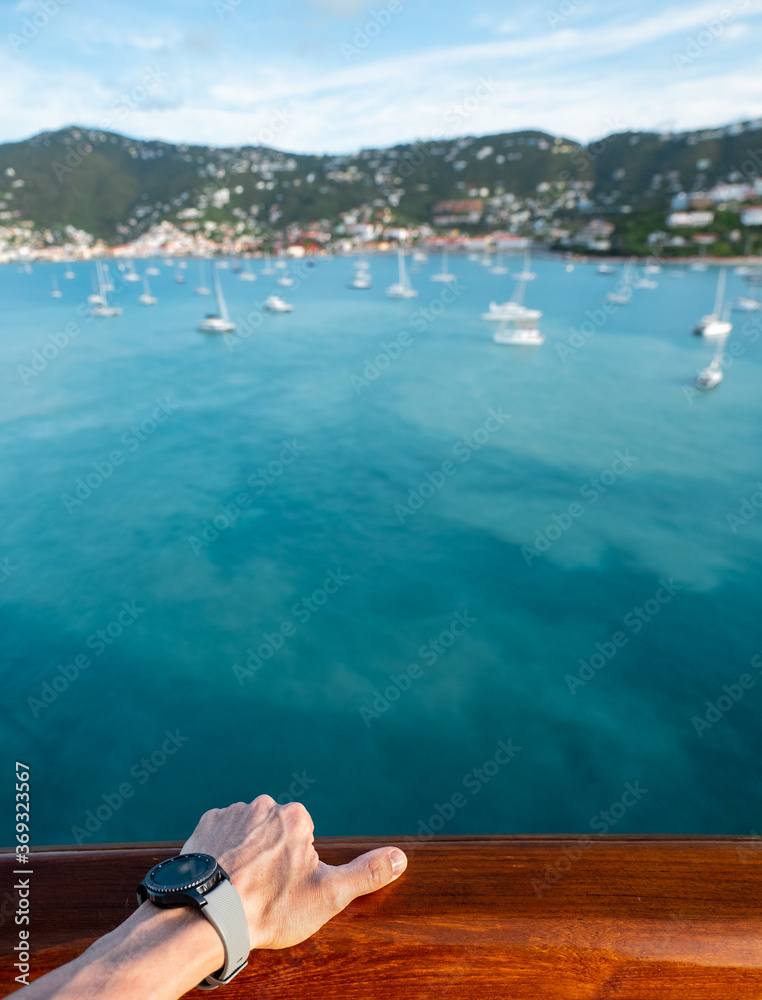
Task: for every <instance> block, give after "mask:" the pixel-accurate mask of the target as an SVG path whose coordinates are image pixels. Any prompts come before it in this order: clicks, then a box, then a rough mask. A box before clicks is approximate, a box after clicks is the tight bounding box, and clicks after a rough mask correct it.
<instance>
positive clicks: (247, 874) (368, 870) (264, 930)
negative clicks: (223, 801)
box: [183, 795, 407, 948]
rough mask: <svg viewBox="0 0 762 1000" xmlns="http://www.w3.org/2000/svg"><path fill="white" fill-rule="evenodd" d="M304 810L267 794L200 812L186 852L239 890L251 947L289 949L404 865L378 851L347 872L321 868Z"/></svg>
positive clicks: (392, 851) (396, 855) (399, 856)
mask: <svg viewBox="0 0 762 1000" xmlns="http://www.w3.org/2000/svg"><path fill="white" fill-rule="evenodd" d="M313 829H314V827H313V823H312V819H311V817H310V814H309V813H308V812H307V810H306V809H305V808H304V806H303V805H301V803H298V802H289V803H288V804H287V805H284V806H281V805H278V804H277V803H276V802H275V800H274V799H272V798H270V796H269V795H260V796H259V797H258V798H256V799H254V801H253V802H250V803H246V802H236V803H235V804H234V805H231V806H227V808H225V809H211V810H209V812H206V813H204V815H203V816H202V817H201V819H200V820H199V822H198V825H197V827H196V829H195V830H194V831H193V833H192V834H191V836H190V837H189V838H188V840H187V841H186V843H185V844H184V845H183V853H190V852H193V851H196V852H199V853H202V854H211V855H212V857H214V858H216V860H217V861H218V862H219V863H220V865H222V867H223V868H224V869H225V871H226V872H227V873H228V875H229V876H230V880H231V882H232V883H233V885H234V886H235V887H236V889H237V890H238V893H239V895H240V897H241V900H242V902H243V907H244V910H245V912H246V918H247V920H248V923H249V933H250V936H251V946H252V948H289V947H291V946H292V945H295V944H299V942H300V941H304V940H306V939H307V938H308V937H310V936H311V935H312V934H314V933H315V931H316V930H318V929H319V928H320V927H322V926H323V924H324V923H326V922H327V921H328V920H330V919H331V917H334V916H336V914H337V913H340V912H341V911H342V910H343V909H344V908H345V907H346V906H347V905H348V904H349V903H350V902H351V901H352V900H353V899H355V898H356V897H357V896H362V895H365V894H366V893H368V892H375V891H376V889H381V888H382V887H383V886H385V885H388V884H389V882H393V881H394V880H395V879H396V878H398V877H399V876H400V875H401V874H402V872H403V871H404V870H405V868H406V867H407V858H406V857H405V855H404V854H403V853H402V851H400V850H399V849H398V848H391V847H379V848H378V849H377V850H375V851H368V853H367V854H362V855H360V857H358V858H355V859H354V861H350V862H349V863H348V864H346V865H338V866H335V867H334V866H332V865H326V864H324V863H323V862H322V861H321V860H320V859H319V858H318V856H317V852H316V851H315V848H314V846H313Z"/></svg>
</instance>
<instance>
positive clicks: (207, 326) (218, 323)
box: [198, 267, 236, 333]
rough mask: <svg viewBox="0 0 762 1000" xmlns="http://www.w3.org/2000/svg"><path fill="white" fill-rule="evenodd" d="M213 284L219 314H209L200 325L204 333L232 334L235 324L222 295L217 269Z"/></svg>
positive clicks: (213, 270)
mask: <svg viewBox="0 0 762 1000" xmlns="http://www.w3.org/2000/svg"><path fill="white" fill-rule="evenodd" d="M212 284H213V285H214V297H215V299H216V300H217V312H216V313H209V314H208V315H207V316H206V317H205V318H204V319H202V320H201V322H200V323H199V325H198V329H199V330H200V331H201V332H202V333H232V332H233V330H235V327H236V325H235V323H233V322H232V320H231V319H230V316H229V315H228V307H227V304H226V302H225V296H224V295H223V294H222V286H221V285H220V276H219V274H218V272H217V268H216V267H214V268H212Z"/></svg>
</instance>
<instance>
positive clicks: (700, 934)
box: [0, 837, 762, 1000]
mask: <svg viewBox="0 0 762 1000" xmlns="http://www.w3.org/2000/svg"><path fill="white" fill-rule="evenodd" d="M390 843H397V844H399V845H400V846H402V847H404V849H405V851H406V852H407V854H408V857H409V859H410V863H409V866H408V870H407V872H406V873H405V874H404V875H403V876H402V877H401V879H399V880H398V881H397V882H396V883H394V884H393V885H391V886H389V887H387V888H386V889H382V890H381V891H380V892H378V893H374V894H372V895H369V896H365V897H362V898H361V899H358V900H356V901H355V902H354V903H352V904H351V905H350V906H349V907H348V909H347V910H345V911H344V912H343V913H342V914H340V915H339V916H338V917H336V918H335V919H334V920H333V921H331V922H330V923H329V924H327V925H326V927H324V928H323V929H322V930H321V931H319V932H318V934H316V935H315V936H314V937H312V938H311V939H310V940H309V941H306V942H304V943H303V944H301V945H299V946H298V947H296V948H291V949H288V950H284V951H279V952H254V953H252V956H251V961H250V965H249V968H248V969H247V970H246V971H245V972H244V973H242V974H241V975H240V976H239V977H238V978H237V979H236V980H235V981H234V982H233V983H231V984H230V985H229V986H227V987H225V988H224V997H225V998H230V1000H241V998H244V997H247V998H263V1000H296V998H309V1000H329V998H330V1000H376V998H379V1000H381V998H383V1000H398V998H399V1000H424V998H426V1000H429V998H434V997H457V998H459V1000H470V998H478V1000H492V998H495V1000H497V998H500V1000H503V998H510V1000H522V998H531V1000H546V998H547V1000H556V998H558V1000H604V998H605V1000H610V998H616V1000H650V998H654V1000H673V998H674V1000H678V998H679V1000H746V998H749V1000H751V998H754V1000H762V846H761V845H760V843H759V842H756V841H754V840H752V839H751V838H738V839H734V838H671V839H662V838H634V837H633V838H615V837H593V838H588V839H586V840H583V841H582V842H580V841H579V840H578V839H576V838H573V837H568V838H561V837H534V838H523V837H483V838H462V839H459V838H454V839H444V838H441V839H434V840H432V841H429V842H427V843H421V842H419V841H417V840H413V841H410V840H407V839H406V838H354V839H335V838H333V839H322V840H320V839H319V840H317V841H316V846H317V849H318V852H319V854H320V857H321V858H322V859H323V860H324V861H326V862H328V863H329V864H340V863H343V862H345V861H348V860H350V859H351V858H353V857H355V856H356V855H357V854H360V853H362V852H363V851H366V850H369V849H370V848H373V847H377V846H382V845H384V844H390ZM178 847H179V845H177V844H165V845H125V846H123V847H115V846H114V845H109V846H105V847H102V848H95V847H88V849H87V850H83V849H77V848H48V849H46V850H44V851H40V852H36V853H35V854H34V855H33V864H31V865H30V866H29V867H30V868H32V869H33V876H32V885H31V888H32V897H31V901H32V911H31V912H32V924H31V938H32V946H33V953H32V970H33V977H36V976H37V975H41V974H42V973H43V972H45V971H47V970H49V969H51V968H54V967H55V966H57V965H60V964H62V963H63V962H66V961H68V960H70V959H71V958H73V957H74V956H75V955H77V954H78V953H80V952H81V951H82V950H84V948H85V947H87V945H88V944H89V943H90V942H91V941H92V940H94V939H95V938H96V937H97V936H99V935H100V934H102V933H104V932H105V931H107V930H110V929H111V928H113V927H114V926H116V925H117V924H118V923H119V922H120V921H121V920H122V919H124V917H126V916H127V915H128V914H129V913H130V912H131V910H132V909H133V908H134V907H135V905H136V904H135V886H136V884H137V883H138V881H139V880H140V879H141V878H142V876H143V875H144V874H145V872H146V871H147V870H148V868H150V867H151V866H152V865H153V864H155V863H156V862H157V861H159V860H162V859H163V858H166V857H170V856H171V855H172V854H174V853H177V849H178ZM14 867H15V860H14V858H13V856H12V855H8V854H6V855H0V870H2V889H0V900H4V901H6V903H7V899H8V897H7V896H5V893H6V892H10V894H11V898H13V891H12V886H13V881H14V878H15V876H13V875H12V869H13V868H14ZM85 889H86V891H85ZM13 909H15V905H14V907H13ZM8 910H9V907H8V906H7V905H6V906H5V907H4V908H3V909H2V913H3V915H6V914H7V913H8ZM1 929H2V936H1V940H2V944H1V945H0V996H3V997H4V996H7V995H8V993H9V992H11V991H12V989H13V988H14V986H15V984H14V983H13V977H14V970H13V966H12V963H13V961H14V959H13V957H11V956H12V947H13V945H14V944H15V943H16V942H17V935H16V933H15V931H16V928H15V927H14V925H13V916H12V912H11V915H10V917H8V916H5V920H4V922H3V924H2V928H1ZM188 995H189V996H201V995H202V994H200V993H198V992H193V993H191V994H188ZM21 996H22V997H23V990H22V993H21ZM222 996H223V994H222V993H220V997H221V998H222ZM136 1000H138V998H136ZM139 1000H147V998H139Z"/></svg>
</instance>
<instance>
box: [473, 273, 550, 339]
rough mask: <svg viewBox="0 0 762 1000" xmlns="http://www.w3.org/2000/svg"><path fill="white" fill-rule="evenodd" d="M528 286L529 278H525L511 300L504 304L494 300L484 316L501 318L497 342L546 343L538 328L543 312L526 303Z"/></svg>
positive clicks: (484, 317)
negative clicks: (525, 295)
mask: <svg viewBox="0 0 762 1000" xmlns="http://www.w3.org/2000/svg"><path fill="white" fill-rule="evenodd" d="M526 287H527V279H526V278H524V279H523V280H522V281H520V282H519V284H518V286H517V287H516V291H515V292H514V293H513V297H512V298H511V301H510V302H504V303H503V304H502V306H497V305H496V303H494V302H492V303H490V311H489V313H484V315H483V316H482V319H499V320H500V326H499V327H498V328H497V330H496V331H495V335H494V336H493V338H492V339H493V340H494V341H495V343H496V344H511V345H513V346H516V347H539V346H540V345H541V344H544V343H545V337H544V336H543V335H542V334H541V333H540V331H539V330H538V328H537V321H538V320H539V318H540V317H541V316H542V313H541V312H540V310H539V309H527V307H526V306H525V305H524V293H525V291H526Z"/></svg>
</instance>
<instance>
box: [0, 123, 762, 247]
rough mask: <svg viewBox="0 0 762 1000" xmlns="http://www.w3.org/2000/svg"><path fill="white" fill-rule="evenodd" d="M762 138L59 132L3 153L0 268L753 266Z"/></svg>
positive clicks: (750, 129)
mask: <svg viewBox="0 0 762 1000" xmlns="http://www.w3.org/2000/svg"><path fill="white" fill-rule="evenodd" d="M761 139H762V122H759V121H754V122H746V123H740V124H738V123H737V124H733V125H729V126H727V127H725V128H721V129H713V130H704V131H703V132H696V133H682V134H675V135H672V134H655V133H648V134H645V133H644V134H640V133H621V134H612V135H610V136H608V137H605V138H603V139H601V140H599V141H597V142H595V143H591V144H588V145H587V146H582V145H579V144H577V143H572V142H571V141H570V140H565V139H562V138H560V137H553V136H550V135H545V134H544V133H514V134H506V135H500V136H492V137H481V138H477V137H465V138H460V139H451V140H437V141H436V142H428V143H416V144H412V145H406V146H397V147H394V148H392V149H385V150H363V151H361V152H360V153H358V154H356V155H351V156H350V155H341V156H330V155H321V156H308V155H305V154H289V153H286V152H281V151H278V150H274V149H270V148H266V147H262V146H258V147H241V148H235V149H217V148H211V147H203V148H202V147H189V146H183V145H175V146H173V145H170V144H167V143H160V142H146V141H138V140H134V139H130V138H127V137H125V136H120V135H116V134H113V133H107V132H102V131H97V130H86V129H78V128H68V129H64V130H62V131H60V132H57V133H43V134H41V135H39V136H36V137H35V138H33V139H30V140H28V141H27V142H23V143H14V144H6V145H3V146H0V261H4V262H10V261H16V260H18V261H22V262H23V261H32V260H50V261H71V260H87V259H91V258H98V257H104V256H109V255H114V256H126V257H148V256H154V255H167V256H201V257H206V256H215V255H228V256H231V255H257V254H261V253H263V252H276V253H277V252H283V253H288V254H289V255H291V256H294V257H300V256H305V255H313V254H322V253H326V252H346V253H351V252H356V251H358V250H362V251H368V252H374V251H375V252H384V251H386V250H389V249H394V248H396V247H397V246H421V247H423V248H426V247H428V248H433V247H436V246H443V245H446V246H448V247H450V248H452V249H455V250H458V249H462V250H467V251H471V250H482V249H488V250H489V249H493V250H496V251H499V250H511V249H522V248H524V247H525V246H528V245H532V246H534V247H537V248H544V249H547V250H550V251H556V252H562V253H572V254H585V255H612V256H630V255H639V256H645V255H653V254H658V255H659V256H660V257H663V258H667V259H668V258H670V257H674V258H677V259H682V258H703V257H720V258H742V257H743V258H748V257H750V256H754V255H756V254H758V253H760V251H762V238H761V237H762V176H761V175H762V155H760V148H759V147H760V145H762V144H761V143H760V140H761ZM657 154H659V155H658V156H657ZM665 159H667V160H668V161H669V162H670V166H672V165H674V168H673V169H668V170H665V169H664V167H663V166H662V167H661V169H659V170H656V169H655V166H654V165H655V164H657V163H663V162H664V160H665ZM90 191H95V192H96V194H95V196H92V197H91V196H90V194H89V192H90Z"/></svg>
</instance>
